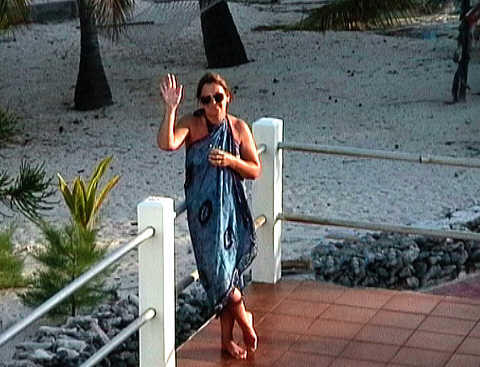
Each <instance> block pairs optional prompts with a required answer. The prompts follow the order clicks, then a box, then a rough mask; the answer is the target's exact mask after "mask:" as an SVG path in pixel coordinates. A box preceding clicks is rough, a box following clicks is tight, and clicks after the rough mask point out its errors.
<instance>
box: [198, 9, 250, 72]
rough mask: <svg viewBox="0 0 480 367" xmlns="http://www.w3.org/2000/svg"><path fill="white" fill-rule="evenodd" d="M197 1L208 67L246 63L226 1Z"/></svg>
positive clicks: (245, 55)
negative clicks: (214, 2) (212, 3)
mask: <svg viewBox="0 0 480 367" xmlns="http://www.w3.org/2000/svg"><path fill="white" fill-rule="evenodd" d="M199 1H200V9H202V13H201V16H200V20H201V23H202V34H203V44H204V47H205V55H206V57H207V63H208V67H209V68H223V67H229V66H236V65H241V64H245V63H247V62H248V58H247V54H246V52H245V48H244V47H243V43H242V40H241V39H240V36H239V34H238V31H237V27H236V26H235V23H234V21H233V18H232V14H231V13H230V9H229V8H228V5H227V3H226V1H219V2H217V3H216V4H214V5H213V6H209V3H211V0H199Z"/></svg>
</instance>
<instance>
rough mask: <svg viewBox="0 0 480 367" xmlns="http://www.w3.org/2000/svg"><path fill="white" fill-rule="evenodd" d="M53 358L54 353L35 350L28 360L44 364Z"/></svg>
mask: <svg viewBox="0 0 480 367" xmlns="http://www.w3.org/2000/svg"><path fill="white" fill-rule="evenodd" d="M54 358H55V354H54V353H50V352H48V351H46V350H45V349H37V350H35V351H34V352H33V353H32V354H31V356H30V358H29V359H31V360H33V361H34V362H40V363H45V362H50V361H52V360H53V359H54Z"/></svg>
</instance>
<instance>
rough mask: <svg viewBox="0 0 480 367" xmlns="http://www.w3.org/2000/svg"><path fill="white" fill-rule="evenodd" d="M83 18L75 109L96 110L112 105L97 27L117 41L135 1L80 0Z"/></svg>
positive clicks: (81, 19) (79, 12)
mask: <svg viewBox="0 0 480 367" xmlns="http://www.w3.org/2000/svg"><path fill="white" fill-rule="evenodd" d="M77 4H78V14H79V18H80V65H79V69H78V77H77V84H76V86H75V98H74V101H75V108H76V109H78V110H83V111H85V110H93V109H97V108H100V107H104V106H108V105H111V104H112V103H113V101H112V92H111V91H110V86H109V85H108V81H107V77H106V75H105V70H104V68H103V62H102V56H101V53H100V47H99V43H98V30H97V25H104V26H105V27H104V28H103V29H104V31H105V33H106V35H107V36H109V37H110V38H111V39H116V38H117V37H118V35H119V34H120V33H121V31H122V30H123V29H124V28H123V27H122V24H125V23H126V20H127V18H128V17H129V16H130V15H131V11H132V9H133V6H134V0H77Z"/></svg>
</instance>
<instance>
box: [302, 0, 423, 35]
mask: <svg viewBox="0 0 480 367" xmlns="http://www.w3.org/2000/svg"><path fill="white" fill-rule="evenodd" d="M418 6H419V4H418V2H417V1H415V0H395V1H392V0H338V1H335V2H332V3H330V4H327V5H325V6H322V7H320V8H318V9H315V10H313V11H312V13H311V15H310V16H309V17H307V18H306V19H304V20H302V21H301V22H300V23H298V24H297V25H296V28H297V29H298V28H300V29H304V30H315V31H321V32H325V31H327V30H347V31H353V30H362V29H371V28H386V27H390V26H392V25H395V24H398V23H400V22H401V21H405V20H409V19H411V18H413V17H414V16H415V15H416V14H418V9H419V8H418Z"/></svg>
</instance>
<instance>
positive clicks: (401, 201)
mask: <svg viewBox="0 0 480 367" xmlns="http://www.w3.org/2000/svg"><path fill="white" fill-rule="evenodd" d="M284 4H285V3H284ZM230 9H231V11H232V14H233V16H234V19H235V22H236V24H237V27H238V29H239V31H240V34H241V37H242V40H243V42H244V45H245V48H246V51H247V54H248V57H249V58H250V59H251V60H252V62H250V63H248V64H245V65H241V66H238V67H233V68H227V69H222V70H219V71H220V72H221V73H222V74H223V75H224V76H225V77H226V78H227V80H228V81H229V83H230V85H231V87H233V88H235V90H236V100H235V101H234V103H233V104H232V106H231V112H232V113H234V114H237V115H239V116H241V117H243V118H244V119H246V120H247V121H249V122H253V121H255V120H256V119H258V118H261V117H264V116H267V117H277V118H281V119H283V120H284V123H285V133H284V135H285V140H286V141H288V142H303V143H318V144H329V145H341V146H352V147H358V148H367V149H382V150H397V151H404V152H415V153H423V154H435V155H446V156H455V157H476V156H477V155H478V153H479V151H480V142H479V141H480V139H479V138H478V132H479V127H480V124H479V123H480V121H479V117H478V116H479V115H480V114H479V112H480V107H479V102H480V98H479V96H477V95H470V94H469V95H468V97H467V99H468V101H467V103H460V104H456V105H448V104H445V102H447V101H450V100H451V96H450V88H451V82H452V78H453V73H454V70H455V69H456V64H454V63H453V62H452V54H453V51H454V50H455V47H456V41H455V39H454V38H453V37H455V36H456V30H455V26H456V20H455V19H454V18H449V19H447V18H445V19H446V20H448V21H449V22H450V23H446V24H444V25H443V26H442V31H441V32H439V33H437V35H438V37H437V38H436V39H435V40H428V39H421V38H411V37H388V36H383V35H378V34H375V33H370V32H364V33H354V32H351V33H349V32H328V33H326V34H325V35H323V34H318V33H313V32H280V31H275V32H255V31H252V28H254V27H256V26H261V25H271V24H276V23H281V22H282V21H285V20H293V19H299V18H300V17H301V16H302V14H301V13H299V12H293V11H292V8H289V7H285V6H283V5H277V6H261V5H250V6H245V5H241V4H238V3H232V4H230ZM280 10H282V12H280ZM293 10H294V9H293ZM77 25H78V22H77V21H68V22H64V23H60V24H48V25H41V24H34V25H32V26H31V27H30V29H28V30H27V31H25V32H21V33H18V34H16V41H15V42H2V43H1V45H0V47H1V53H2V66H1V67H0V105H1V106H3V107H8V108H10V109H11V110H13V111H15V112H16V113H17V114H18V115H19V116H21V117H22V121H21V123H20V126H21V130H22V131H21V133H20V134H19V136H18V141H19V144H13V145H9V146H8V147H7V148H6V149H2V150H1V151H0V156H1V159H2V164H1V167H2V168H6V169H8V171H9V172H10V173H11V174H16V172H17V169H18V167H19V163H20V159H21V158H22V159H26V160H28V161H30V162H45V168H46V170H47V172H48V173H49V174H51V175H52V176H53V175H55V174H56V172H60V173H61V174H62V176H63V177H65V178H67V179H73V178H74V177H75V176H76V175H78V174H81V175H82V176H83V177H88V175H89V174H90V173H91V171H92V169H93V167H94V166H95V165H96V164H97V163H98V162H99V161H100V160H101V159H102V158H104V157H106V156H107V155H113V157H114V161H113V164H112V170H111V172H112V173H115V174H120V175H121V180H120V182H119V184H118V186H117V187H116V188H115V189H114V190H113V192H112V194H111V196H110V199H109V202H108V204H107V205H106V206H105V208H104V211H103V222H102V230H101V237H102V239H103V240H104V241H105V243H110V242H111V243H113V245H112V246H113V247H114V246H117V245H118V244H121V243H124V242H126V241H127V240H129V239H130V238H132V235H134V234H135V233H136V227H135V226H134V225H132V223H133V222H136V206H137V204H138V203H139V202H140V201H142V200H143V199H145V198H146V197H148V196H150V195H159V196H170V197H173V198H175V199H182V198H183V179H184V169H183V164H184V152H183V150H181V151H180V152H174V153H171V152H162V151H160V150H159V149H158V148H157V147H156V142H155V136H156V132H157V129H158V126H159V123H160V120H161V116H162V106H161V104H160V98H159V92H158V80H159V78H160V77H161V76H162V75H164V74H165V73H166V72H172V73H176V74H177V75H178V76H179V78H180V80H181V82H182V83H184V85H185V87H186V94H187V96H186V101H185V103H184V105H183V111H184V112H187V111H191V110H193V109H194V108H196V102H195V100H194V89H195V85H196V82H197V80H198V79H199V78H200V77H201V75H202V74H203V73H204V72H205V71H206V59H205V56H204V51H203V43H202V36H201V30H200V22H199V20H198V19H195V20H194V21H193V22H192V23H191V24H190V25H189V26H182V25H181V24H180V25H176V26H174V29H171V30H170V32H166V34H170V35H171V36H170V38H169V39H162V38H161V37H160V36H158V35H156V37H155V38H154V39H152V40H150V41H142V42H140V45H142V46H143V49H140V48H139V47H135V46H133V45H132V42H129V41H128V40H127V41H122V42H121V43H119V44H112V43H110V42H106V41H105V42H102V44H103V45H102V56H103V62H104V65H105V69H106V73H107V78H108V81H109V83H110V86H111V89H112V93H113V96H114V101H115V104H114V105H113V106H110V107H107V108H104V109H101V110H97V111H90V112H77V111H74V110H72V108H71V107H72V105H73V91H74V85H75V82H76V76H77V68H78V62H79V48H80V46H79V30H78V28H77ZM437 25H438V24H437ZM175 27H176V28H175ZM172 30H173V32H172ZM474 56H475V57H474V58H473V60H472V62H471V64H470V73H469V83H470V85H471V86H472V90H473V92H477V91H478V90H480V68H479V63H478V56H477V55H474ZM352 72H353V76H352ZM60 127H62V128H63V132H62V133H60V131H59V129H60ZM284 163H285V168H284V195H283V199H284V209H285V211H290V212H291V211H294V212H299V213H306V214H314V215H321V216H327V217H339V218H345V219H358V220H365V221H374V222H387V223H397V224H408V223H412V222H417V221H420V220H423V219H432V218H438V217H440V216H442V215H444V214H445V213H446V212H447V211H450V210H454V209H456V208H466V207H470V206H472V205H473V204H475V203H477V202H478V200H477V198H478V194H479V187H478V179H479V174H478V170H474V169H463V168H445V167H437V166H421V165H415V164H409V163H401V162H387V161H375V160H358V159H353V158H345V157H333V156H332V157H327V156H323V155H310V154H301V153H291V152H287V153H286V154H285V158H284ZM57 199H58V200H59V204H58V205H56V206H55V210H54V211H52V212H50V215H51V220H52V221H57V222H60V223H61V222H66V221H67V218H68V212H67V210H66V209H65V207H64V205H63V202H62V200H61V198H60V196H57ZM15 221H16V222H18V225H19V226H18V230H17V232H16V236H15V241H16V245H17V246H18V248H19V249H20V250H22V249H23V250H25V249H27V250H28V249H31V248H34V247H35V246H38V245H39V244H40V243H41V237H40V235H39V233H38V231H36V230H35V228H34V227H33V226H32V225H31V224H30V223H28V222H26V221H25V220H23V218H21V217H16V218H15ZM8 222H10V220H5V219H2V225H6V224H7V223H8ZM327 230H328V229H325V228H321V227H314V226H297V225H291V224H286V225H284V232H283V238H284V241H283V243H284V249H283V252H284V257H285V258H297V257H299V256H301V255H304V254H308V253H309V251H310V249H311V248H312V246H313V245H315V243H316V242H317V241H316V239H317V238H319V237H320V236H321V235H324V234H325V232H326V231H327ZM176 239H177V241H176V244H175V246H176V261H177V262H176V264H177V276H179V277H181V276H183V275H185V274H187V273H189V272H191V271H192V269H193V268H194V259H193V256H192V253H191V250H190V247H189V239H188V232H187V226H186V220H185V216H182V217H180V219H179V221H178V224H177V226H176ZM28 264H29V268H28V269H30V270H31V269H32V265H31V263H30V262H28ZM135 264H136V263H135V254H133V255H130V256H129V257H128V259H127V260H126V261H124V262H123V263H122V264H121V266H120V268H119V270H118V272H117V275H116V277H117V278H116V279H117V280H118V281H120V277H121V278H122V283H121V284H122V287H134V286H135V279H136V265H135ZM0 297H1V298H0V299H2V304H0V307H1V306H2V305H3V307H4V309H5V308H7V311H8V310H11V309H13V308H15V311H16V312H14V313H12V312H6V311H3V312H1V311H2V309H1V308H0V314H1V316H0V318H1V319H3V327H5V326H6V325H7V324H9V323H10V322H11V321H12V320H13V319H15V318H17V317H20V316H21V315H22V314H23V313H24V312H25V309H23V308H22V307H21V306H20V305H19V303H18V300H17V299H16V298H15V296H14V294H13V292H2V293H0Z"/></svg>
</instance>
